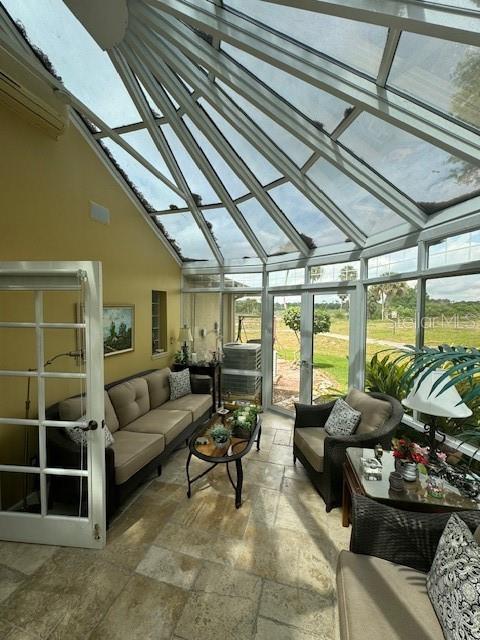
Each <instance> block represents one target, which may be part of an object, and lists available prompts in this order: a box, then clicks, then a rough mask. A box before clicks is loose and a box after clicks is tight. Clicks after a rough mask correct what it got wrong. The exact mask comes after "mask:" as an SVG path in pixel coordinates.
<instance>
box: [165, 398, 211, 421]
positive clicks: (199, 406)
mask: <svg viewBox="0 0 480 640" xmlns="http://www.w3.org/2000/svg"><path fill="white" fill-rule="evenodd" d="M212 404H213V402H212V396H211V395H210V394H209V393H190V394H189V395H188V396H183V398H177V400H169V401H168V402H165V404H162V406H161V407H159V410H160V411H161V410H162V409H168V410H170V409H177V410H178V411H190V413H191V416H192V417H191V420H192V421H193V420H198V418H200V416H201V415H202V414H204V413H205V411H208V409H210V407H211V406H212Z"/></svg>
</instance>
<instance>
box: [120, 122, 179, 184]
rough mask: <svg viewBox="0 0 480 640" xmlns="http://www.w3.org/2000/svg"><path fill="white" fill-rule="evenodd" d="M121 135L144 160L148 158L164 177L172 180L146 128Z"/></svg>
mask: <svg viewBox="0 0 480 640" xmlns="http://www.w3.org/2000/svg"><path fill="white" fill-rule="evenodd" d="M121 137H122V138H123V139H124V140H125V142H128V144H129V145H130V146H132V147H133V148H134V149H135V151H138V153H141V154H142V156H143V157H144V158H145V160H148V162H150V164H152V165H153V166H154V167H155V168H156V169H158V171H161V172H162V173H163V174H164V176H165V177H167V178H169V179H170V180H171V181H172V182H173V181H174V180H173V178H172V174H171V173H170V171H169V169H168V167H167V165H166V163H165V160H164V159H163V156H162V154H161V153H160V151H159V150H158V149H157V147H156V145H155V143H154V142H153V140H152V137H151V135H150V133H149V132H148V131H147V130H146V129H138V131H130V132H129V133H122V134H121Z"/></svg>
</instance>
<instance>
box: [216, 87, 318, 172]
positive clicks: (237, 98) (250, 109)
mask: <svg viewBox="0 0 480 640" xmlns="http://www.w3.org/2000/svg"><path fill="white" fill-rule="evenodd" d="M215 82H216V83H217V84H218V86H219V87H221V88H222V90H223V91H225V93H226V94H227V95H228V96H229V97H230V98H231V99H232V100H233V102H235V104H236V105H237V106H238V107H240V109H242V110H243V111H244V112H245V113H246V114H247V116H249V118H250V119H251V120H252V121H253V122H254V123H255V124H256V125H258V126H259V127H260V128H261V129H262V130H263V132H264V133H266V134H267V136H269V138H270V139H271V140H273V141H274V142H275V144H276V145H277V146H278V147H280V149H282V151H284V152H285V153H286V154H287V155H288V157H289V158H290V159H291V160H293V161H294V162H295V163H296V164H297V165H298V166H299V167H301V166H302V165H303V164H304V163H305V162H306V161H307V160H308V158H309V157H310V156H311V155H312V149H310V147H307V146H306V145H305V144H303V142H300V140H299V139H298V138H296V137H295V136H294V135H292V134H291V133H290V132H288V131H287V130H286V129H285V128H284V127H282V126H281V125H279V124H277V123H276V122H275V120H272V118H270V117H269V116H267V115H266V114H265V113H263V112H262V111H260V109H257V107H255V106H254V105H253V104H252V103H251V102H249V101H248V100H245V98H243V97H242V96H241V95H239V94H238V93H237V92H236V91H233V89H230V87H228V86H227V85H226V84H225V83H223V82H222V81H221V80H218V79H217V80H215Z"/></svg>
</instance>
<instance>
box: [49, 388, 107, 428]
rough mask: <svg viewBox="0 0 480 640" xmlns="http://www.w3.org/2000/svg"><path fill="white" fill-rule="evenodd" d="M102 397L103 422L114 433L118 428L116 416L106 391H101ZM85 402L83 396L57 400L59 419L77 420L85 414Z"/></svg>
mask: <svg viewBox="0 0 480 640" xmlns="http://www.w3.org/2000/svg"><path fill="white" fill-rule="evenodd" d="M103 399H104V405H105V424H106V425H107V427H108V428H109V430H110V433H115V431H117V429H118V418H117V415H116V413H115V411H114V409H113V407H112V403H111V402H110V398H109V396H108V393H107V392H106V391H104V392H103ZM86 402H87V400H86V397H85V396H75V397H74V398H66V399H65V400H62V401H61V402H59V403H58V415H59V417H60V420H68V421H69V422H73V421H75V420H78V419H79V418H80V417H81V416H82V415H84V414H85V409H86Z"/></svg>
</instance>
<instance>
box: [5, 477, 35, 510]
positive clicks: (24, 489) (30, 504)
mask: <svg viewBox="0 0 480 640" xmlns="http://www.w3.org/2000/svg"><path fill="white" fill-rule="evenodd" d="M0 488H1V489H2V491H1V493H0V511H15V512H20V511H23V512H26V513H40V476H39V474H38V473H15V472H11V471H0Z"/></svg>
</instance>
